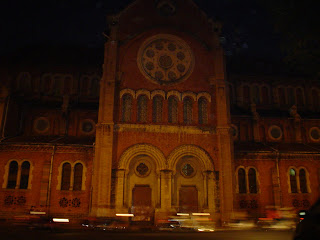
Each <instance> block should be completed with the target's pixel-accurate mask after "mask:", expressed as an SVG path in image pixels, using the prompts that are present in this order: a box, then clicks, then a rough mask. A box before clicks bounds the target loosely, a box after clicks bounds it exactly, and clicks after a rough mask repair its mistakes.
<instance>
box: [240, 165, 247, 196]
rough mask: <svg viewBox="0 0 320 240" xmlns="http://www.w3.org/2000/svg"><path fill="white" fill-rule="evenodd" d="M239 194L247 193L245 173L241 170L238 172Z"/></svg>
mask: <svg viewBox="0 0 320 240" xmlns="http://www.w3.org/2000/svg"><path fill="white" fill-rule="evenodd" d="M238 185H239V193H247V183H246V171H245V170H244V169H243V168H239V170H238Z"/></svg>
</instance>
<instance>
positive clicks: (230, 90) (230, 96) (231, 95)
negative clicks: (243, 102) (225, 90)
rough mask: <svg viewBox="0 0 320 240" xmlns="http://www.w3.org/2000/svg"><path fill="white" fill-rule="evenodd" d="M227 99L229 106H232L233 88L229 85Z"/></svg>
mask: <svg viewBox="0 0 320 240" xmlns="http://www.w3.org/2000/svg"><path fill="white" fill-rule="evenodd" d="M229 99H230V105H231V106H232V105H233V104H234V96H233V86H232V85H229Z"/></svg>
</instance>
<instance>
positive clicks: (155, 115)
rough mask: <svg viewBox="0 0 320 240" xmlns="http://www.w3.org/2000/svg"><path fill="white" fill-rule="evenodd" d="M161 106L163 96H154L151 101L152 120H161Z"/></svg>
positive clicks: (156, 121) (157, 121)
mask: <svg viewBox="0 0 320 240" xmlns="http://www.w3.org/2000/svg"><path fill="white" fill-rule="evenodd" d="M162 106H163V98H162V97H161V96H155V97H154V98H153V103H152V122H154V123H161V122H162Z"/></svg>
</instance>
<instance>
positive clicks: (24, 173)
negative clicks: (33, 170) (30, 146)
mask: <svg viewBox="0 0 320 240" xmlns="http://www.w3.org/2000/svg"><path fill="white" fill-rule="evenodd" d="M29 172H30V163H29V162H27V161H26V162H23V163H22V165H21V178H20V189H27V188H28V183H29Z"/></svg>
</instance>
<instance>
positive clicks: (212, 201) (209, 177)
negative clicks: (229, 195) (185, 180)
mask: <svg viewBox="0 0 320 240" xmlns="http://www.w3.org/2000/svg"><path fill="white" fill-rule="evenodd" d="M206 173H207V185H208V186H207V189H208V211H209V212H210V213H214V212H215V196H214V195H215V192H214V189H215V183H214V180H215V177H214V174H213V172H212V171H207V172H206Z"/></svg>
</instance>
